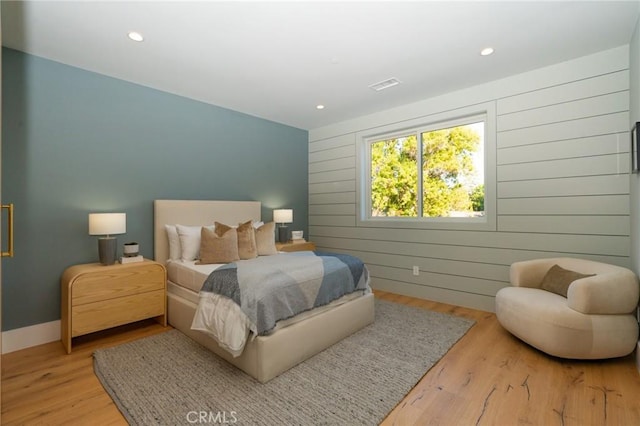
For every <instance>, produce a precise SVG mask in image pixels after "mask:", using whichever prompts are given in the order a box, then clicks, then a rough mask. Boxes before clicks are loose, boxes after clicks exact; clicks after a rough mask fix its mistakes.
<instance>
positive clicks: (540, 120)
mask: <svg viewBox="0 0 640 426" xmlns="http://www.w3.org/2000/svg"><path fill="white" fill-rule="evenodd" d="M628 68H629V50H628V46H622V47H619V48H616V49H611V50H607V51H605V52H601V53H598V54H596V55H591V56H587V57H583V58H579V59H576V60H573V61H569V62H564V63H561V64H558V65H555V66H551V67H547V68H543V69H540V70H536V71H533V72H529V73H525V74H520V75H517V76H513V77H509V78H506V79H503V80H499V81H494V82H491V83H488V84H485V85H482V86H476V87H473V88H470V89H465V90H463V91H459V92H455V93H450V94H447V95H444V96H439V97H437V98H433V99H428V100H425V101H422V102H418V103H415V104H411V105H405V106H403V107H400V108H395V109H393V110H389V111H385V112H383V113H377V114H373V115H370V116H366V117H360V118H358V119H354V120H350V121H347V122H342V123H338V124H335V125H332V126H327V127H324V128H321V129H315V130H312V131H311V132H310V133H309V215H310V216H309V225H310V229H309V234H310V235H309V238H310V240H312V241H314V242H315V243H316V244H317V246H318V247H319V248H320V249H325V250H332V251H338V252H345V253H351V254H354V255H356V256H359V257H361V258H362V259H363V260H364V261H365V262H366V263H367V265H368V267H369V269H370V271H371V275H372V286H373V287H374V288H379V289H383V290H386V291H391V292H395V293H400V294H408V295H411V296H416V297H422V298H426V299H431V300H438V301H442V302H446V303H452V304H456V305H462V306H470V307H475V308H478V309H484V310H488V311H492V310H493V304H494V296H495V293H496V291H498V290H499V289H500V288H502V287H504V286H506V285H508V280H509V265H510V264H511V263H512V262H515V261H519V260H525V259H532V258H540V257H554V256H574V257H582V258H588V259H594V260H598V261H604V262H608V263H613V264H617V265H622V266H630V259H629V251H630V220H629V210H630V206H629V169H630V155H629V145H630V142H629V132H628V127H629V102H630V101H629V69H628ZM481 102H495V105H496V111H497V118H496V119H497V123H496V141H497V144H496V145H497V146H496V148H497V149H496V152H497V154H496V170H495V172H496V180H497V183H496V185H497V188H496V193H497V230H495V231H460V230H442V229H438V230H429V229H421V230H415V229H397V228H395V227H394V228H380V227H375V228H374V227H366V226H358V225H357V221H356V215H357V214H358V211H357V209H358V203H357V193H356V191H357V188H356V185H357V179H356V178H357V176H356V169H357V167H356V163H357V160H358V156H357V147H358V138H357V136H356V135H357V133H358V132H363V131H370V130H371V129H375V128H376V127H382V126H386V125H389V124H392V123H400V122H402V121H408V120H412V119H415V118H418V117H421V116H428V115H433V114H438V113H440V112H443V111H448V110H452V109H457V108H464V107H467V106H470V105H474V104H478V103H481ZM414 265H415V266H419V267H420V275H419V276H414V275H413V273H412V268H413V266H414Z"/></svg>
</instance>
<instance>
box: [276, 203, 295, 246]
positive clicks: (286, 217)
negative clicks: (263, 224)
mask: <svg viewBox="0 0 640 426" xmlns="http://www.w3.org/2000/svg"><path fill="white" fill-rule="evenodd" d="M273 221H274V222H275V223H279V224H280V226H279V227H278V241H279V242H281V243H286V242H287V240H288V239H289V228H288V227H287V226H285V225H284V224H285V223H292V222H293V210H291V209H276V210H274V211H273Z"/></svg>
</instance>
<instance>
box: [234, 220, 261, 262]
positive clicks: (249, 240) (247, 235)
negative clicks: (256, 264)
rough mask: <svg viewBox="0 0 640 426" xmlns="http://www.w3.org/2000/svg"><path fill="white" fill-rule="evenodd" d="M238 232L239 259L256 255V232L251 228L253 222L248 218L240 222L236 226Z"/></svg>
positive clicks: (251, 257)
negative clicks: (246, 220)
mask: <svg viewBox="0 0 640 426" xmlns="http://www.w3.org/2000/svg"><path fill="white" fill-rule="evenodd" d="M237 232H238V255H239V256H240V259H245V260H246V259H253V258H254V257H258V248H257V247H256V233H255V230H254V228H253V222H252V221H251V220H250V221H248V222H245V223H241V224H239V225H238V228H237Z"/></svg>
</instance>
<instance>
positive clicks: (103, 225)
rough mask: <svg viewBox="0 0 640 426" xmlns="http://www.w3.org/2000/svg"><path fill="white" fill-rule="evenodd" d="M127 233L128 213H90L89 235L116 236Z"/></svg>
mask: <svg viewBox="0 0 640 426" xmlns="http://www.w3.org/2000/svg"><path fill="white" fill-rule="evenodd" d="M125 232H127V214H126V213H89V235H114V234H124V233H125Z"/></svg>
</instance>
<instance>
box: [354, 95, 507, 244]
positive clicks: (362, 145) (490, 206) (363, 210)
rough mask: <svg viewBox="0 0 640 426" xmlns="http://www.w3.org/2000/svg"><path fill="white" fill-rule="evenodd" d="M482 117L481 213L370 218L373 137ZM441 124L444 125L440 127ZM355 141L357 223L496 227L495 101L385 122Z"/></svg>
mask: <svg viewBox="0 0 640 426" xmlns="http://www.w3.org/2000/svg"><path fill="white" fill-rule="evenodd" d="M474 116H475V117H477V116H485V117H486V121H485V128H484V132H485V135H484V157H485V158H484V170H485V176H484V187H485V194H484V198H485V200H484V216H483V217H474V218H459V217H456V218H450V217H437V218H435V217H416V218H406V217H370V212H371V200H370V199H369V197H368V193H369V191H368V188H369V187H370V186H371V176H370V172H369V170H370V164H371V159H370V157H369V156H370V150H369V146H368V145H369V143H370V141H371V140H372V139H375V138H379V137H384V138H388V137H389V136H391V137H392V136H393V135H394V134H396V135H403V134H406V133H408V132H411V131H414V130H416V129H418V128H419V129H420V130H421V131H423V130H425V129H429V128H430V127H431V128H432V129H437V128H443V127H444V126H448V125H449V124H451V123H453V125H456V123H460V122H461V121H468V119H469V118H473V117H474ZM443 124H444V126H443ZM356 141H357V156H358V161H357V163H356V164H357V170H356V196H357V198H356V199H357V206H356V208H357V215H356V226H361V227H379V228H410V229H451V230H476V231H495V230H496V205H497V201H496V198H497V189H496V187H497V184H496V106H495V102H487V103H482V104H478V105H473V106H468V107H464V108H458V109H454V110H451V111H446V112H441V113H437V114H430V115H427V116H423V117H418V118H414V119H411V120H406V121H402V122H398V123H394V124H388V125H385V126H380V127H376V128H372V129H368V130H365V131H362V132H358V133H357V135H356Z"/></svg>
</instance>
